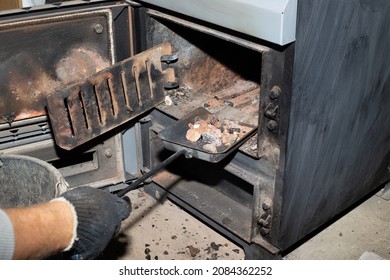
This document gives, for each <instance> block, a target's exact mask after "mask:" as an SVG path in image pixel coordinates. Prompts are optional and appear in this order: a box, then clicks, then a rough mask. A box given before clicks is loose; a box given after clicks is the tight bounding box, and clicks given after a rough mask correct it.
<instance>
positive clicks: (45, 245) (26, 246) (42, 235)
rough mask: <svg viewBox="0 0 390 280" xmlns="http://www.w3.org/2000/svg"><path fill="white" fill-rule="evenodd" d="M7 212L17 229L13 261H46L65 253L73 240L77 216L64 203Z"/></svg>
mask: <svg viewBox="0 0 390 280" xmlns="http://www.w3.org/2000/svg"><path fill="white" fill-rule="evenodd" d="M5 212H6V213H7V215H8V216H9V218H10V220H11V222H12V224H13V227H14V235H15V251H14V256H13V259H41V258H45V257H48V256H49V255H52V254H55V253H57V252H60V251H61V250H63V249H65V248H66V247H67V246H68V245H69V243H70V242H71V240H72V237H73V232H74V224H73V223H74V215H73V212H72V210H71V208H70V207H69V205H67V203H65V202H63V201H53V202H50V203H46V204H41V205H37V206H33V207H29V208H19V209H8V210H7V209H6V210H5Z"/></svg>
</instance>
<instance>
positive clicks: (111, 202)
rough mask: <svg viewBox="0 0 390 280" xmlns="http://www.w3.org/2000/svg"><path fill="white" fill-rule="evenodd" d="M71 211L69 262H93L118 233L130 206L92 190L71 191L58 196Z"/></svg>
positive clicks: (104, 192)
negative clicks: (73, 221)
mask: <svg viewBox="0 0 390 280" xmlns="http://www.w3.org/2000/svg"><path fill="white" fill-rule="evenodd" d="M61 197H63V198H65V199H66V200H67V201H68V202H70V204H71V205H73V207H74V209H75V215H76V220H77V228H76V232H77V236H76V238H75V239H74V242H73V246H72V247H71V249H70V253H71V258H72V259H94V258H96V257H97V256H98V255H99V254H100V253H101V252H103V250H104V249H105V247H106V246H107V244H108V243H109V242H110V240H111V239H112V238H113V237H114V236H115V235H116V234H117V233H118V231H119V228H120V225H121V222H122V221H123V220H124V219H126V218H127V217H128V216H129V215H130V212H131V203H130V201H126V200H124V199H122V198H120V197H118V196H116V195H114V194H111V193H109V192H107V191H103V190H100V189H96V188H92V187H87V186H85V187H79V188H74V189H71V190H69V191H67V192H65V193H63V194H62V195H61Z"/></svg>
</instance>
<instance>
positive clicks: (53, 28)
mask: <svg viewBox="0 0 390 280" xmlns="http://www.w3.org/2000/svg"><path fill="white" fill-rule="evenodd" d="M97 25H98V26H100V27H101V29H102V32H101V33H97V32H96V30H95V29H94V27H95V26H97ZM111 29H112V27H111V12H110V10H100V11H92V12H80V13H71V14H64V15H55V14H53V15H51V16H48V17H44V18H36V19H27V20H23V19H21V20H18V21H15V22H8V21H7V22H4V21H1V20H0V40H1V42H3V43H2V44H1V45H0V81H1V83H0V91H1V92H2V94H1V96H0V123H9V124H11V123H12V122H13V121H18V120H23V119H28V118H33V117H38V116H43V115H46V109H45V107H46V97H47V96H48V95H49V94H51V93H53V92H54V91H55V90H57V89H60V88H62V87H64V86H66V85H68V84H70V83H73V82H77V81H82V80H84V79H86V78H87V77H88V76H90V75H91V74H93V73H95V72H97V71H100V70H102V69H104V68H106V67H108V66H109V65H111V64H112V61H113V56H114V54H113V48H112V38H111V36H112V34H111V31H110V30H111Z"/></svg>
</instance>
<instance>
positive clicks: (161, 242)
mask: <svg viewBox="0 0 390 280" xmlns="http://www.w3.org/2000/svg"><path fill="white" fill-rule="evenodd" d="M128 196H129V197H130V199H131V201H132V202H133V211H132V213H131V215H130V217H129V218H128V219H127V220H125V221H124V222H123V225H122V229H121V233H120V235H119V236H118V237H117V238H116V239H115V240H113V242H111V244H110V245H109V246H108V248H107V250H106V251H105V252H104V253H103V254H102V256H101V259H122V260H124V259H128V260H231V259H235V260H242V259H244V252H243V250H242V249H241V248H240V247H238V246H236V245H235V244H234V243H232V242H231V241H230V240H227V239H225V238H224V237H222V236H221V235H219V234H218V233H216V232H214V231H213V230H210V228H208V227H207V226H206V225H204V224H203V223H201V222H200V221H198V220H196V219H194V218H193V217H192V216H191V215H190V214H189V213H187V212H185V211H184V210H182V209H180V208H179V207H178V206H176V205H175V204H173V203H172V202H171V201H169V200H166V201H164V202H163V203H160V202H157V201H155V200H154V199H153V198H152V197H150V196H149V195H148V194H146V193H145V192H144V191H143V189H142V188H141V189H138V190H135V191H132V192H130V193H129V194H128Z"/></svg>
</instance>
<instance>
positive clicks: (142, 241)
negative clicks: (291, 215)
mask: <svg viewBox="0 0 390 280" xmlns="http://www.w3.org/2000/svg"><path fill="white" fill-rule="evenodd" d="M129 197H130V199H131V200H132V202H133V212H132V213H131V216H130V217H129V218H128V219H127V220H126V221H124V223H123V226H122V229H121V232H120V234H119V236H118V237H117V238H115V239H114V240H113V241H112V242H111V243H110V244H109V246H108V247H107V249H106V251H105V252H104V253H103V254H102V255H101V256H100V258H99V259H103V260H109V259H122V260H243V259H244V257H245V256H244V251H243V250H242V248H240V247H238V246H237V245H235V244H234V243H232V242H230V241H229V240H227V239H225V238H224V237H222V236H221V235H219V234H218V233H217V232H215V231H213V230H212V229H210V228H208V227H207V226H206V225H204V224H203V223H201V222H200V221H198V220H197V219H195V218H194V217H192V216H191V215H190V214H188V213H187V212H185V211H183V210H182V209H181V208H179V207H177V206H176V205H175V204H173V203H172V202H171V201H169V200H166V201H165V202H164V203H162V204H161V203H159V202H156V201H155V200H154V199H153V198H152V197H150V196H149V195H148V194H146V193H145V192H143V190H142V189H139V190H135V191H132V192H131V193H129ZM389 225H390V201H387V200H384V199H382V198H380V197H378V196H373V197H371V198H369V199H368V200H367V201H365V202H364V203H362V204H361V205H359V206H358V207H356V208H355V209H353V210H352V211H351V212H349V213H348V214H346V215H345V216H343V217H341V218H340V219H339V220H337V221H335V222H334V223H333V224H331V225H330V226H328V227H327V228H325V229H324V230H323V231H321V232H319V233H318V234H317V235H315V236H314V237H312V238H311V239H309V240H307V241H306V242H305V243H303V244H301V245H300V246H299V247H297V248H295V249H294V250H293V251H292V252H290V253H288V254H287V255H285V256H284V257H283V259H285V260H357V259H360V258H362V256H363V255H364V256H365V258H366V259H367V257H366V256H367V255H368V257H369V258H372V256H371V255H373V254H375V256H378V257H380V258H383V259H387V260H389V259H390V231H389ZM370 254H371V255H370Z"/></svg>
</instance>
